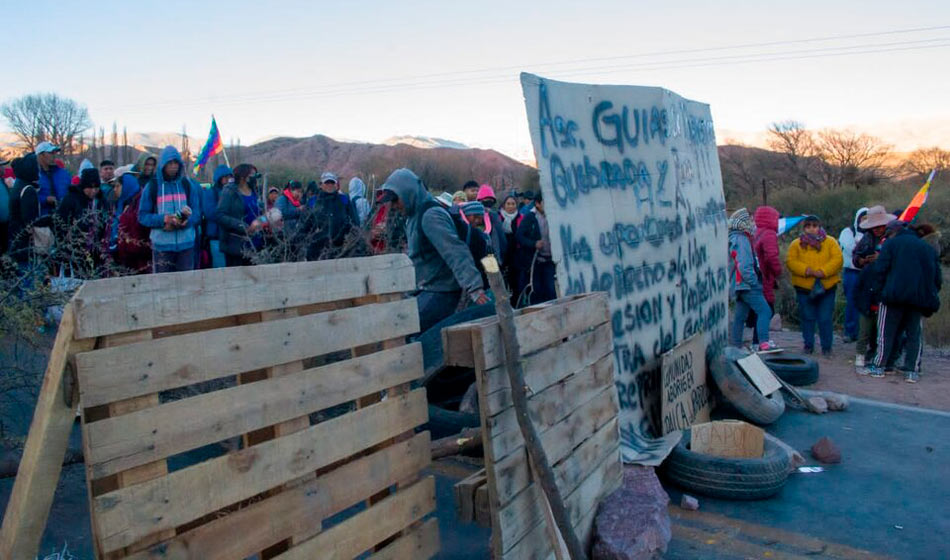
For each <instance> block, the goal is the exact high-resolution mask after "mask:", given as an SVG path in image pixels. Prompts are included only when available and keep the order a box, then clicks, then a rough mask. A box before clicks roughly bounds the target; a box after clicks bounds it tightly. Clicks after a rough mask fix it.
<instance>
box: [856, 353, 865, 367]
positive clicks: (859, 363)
mask: <svg viewBox="0 0 950 560" xmlns="http://www.w3.org/2000/svg"><path fill="white" fill-rule="evenodd" d="M854 367H856V368H863V367H864V354H858V355H856V356H855V357H854Z"/></svg>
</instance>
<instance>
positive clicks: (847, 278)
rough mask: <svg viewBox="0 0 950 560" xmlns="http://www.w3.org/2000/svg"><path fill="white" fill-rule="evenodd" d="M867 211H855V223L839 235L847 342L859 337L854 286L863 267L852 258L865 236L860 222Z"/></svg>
mask: <svg viewBox="0 0 950 560" xmlns="http://www.w3.org/2000/svg"><path fill="white" fill-rule="evenodd" d="M867 213H868V209H867V208H861V209H859V210H858V211H857V212H855V213H854V223H853V224H852V225H851V226H849V227H846V228H844V229H843V230H841V234H840V235H838V245H839V246H840V247H841V254H842V256H843V257H844V279H843V281H842V283H843V285H844V297H845V301H846V304H845V308H844V338H845V342H850V341H852V340H857V339H858V308H857V307H856V306H855V304H854V288H855V286H857V285H858V276H860V273H861V269H859V268H858V267H856V266H854V262H852V259H853V257H854V249H855V247H856V246H857V244H858V242H860V241H861V238H862V237H864V232H863V231H862V230H861V226H860V223H861V219H862V218H864V216H865V215H866V214H867Z"/></svg>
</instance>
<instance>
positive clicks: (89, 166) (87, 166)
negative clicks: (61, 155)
mask: <svg viewBox="0 0 950 560" xmlns="http://www.w3.org/2000/svg"><path fill="white" fill-rule="evenodd" d="M95 168H96V166H95V165H93V164H92V162H91V161H89V159H88V158H86V159H83V160H82V163H80V164H79V170H78V171H77V172H76V175H77V176H82V172H83V171H85V170H87V169H95Z"/></svg>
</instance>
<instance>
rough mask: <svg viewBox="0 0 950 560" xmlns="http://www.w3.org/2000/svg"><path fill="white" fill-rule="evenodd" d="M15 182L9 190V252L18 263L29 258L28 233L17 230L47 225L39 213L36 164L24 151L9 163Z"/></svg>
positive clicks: (30, 155)
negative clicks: (22, 154)
mask: <svg viewBox="0 0 950 560" xmlns="http://www.w3.org/2000/svg"><path fill="white" fill-rule="evenodd" d="M10 166H11V167H12V168H13V171H14V173H15V174H16V181H15V182H14V183H13V188H12V189H11V190H10V226H9V227H10V234H9V235H10V251H11V253H13V256H14V258H15V259H16V260H17V261H18V262H25V261H26V260H27V258H28V257H29V247H30V236H29V235H25V234H23V235H21V234H20V232H21V231H23V229H24V228H26V227H27V226H30V225H35V226H38V227H49V226H50V225H51V223H52V222H51V220H50V218H49V216H48V215H47V216H46V217H42V216H41V207H42V206H43V203H42V202H41V201H40V199H39V197H38V194H37V193H38V190H39V189H38V187H37V182H38V181H39V163H38V162H37V161H36V154H27V155H25V156H23V157H22V158H17V159H15V160H13V162H12V163H11V165H10Z"/></svg>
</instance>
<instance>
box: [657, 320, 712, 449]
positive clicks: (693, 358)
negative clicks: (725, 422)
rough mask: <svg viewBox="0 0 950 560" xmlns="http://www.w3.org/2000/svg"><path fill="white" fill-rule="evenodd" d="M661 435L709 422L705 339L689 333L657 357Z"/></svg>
mask: <svg viewBox="0 0 950 560" xmlns="http://www.w3.org/2000/svg"><path fill="white" fill-rule="evenodd" d="M660 383H661V384H662V390H663V393H662V397H661V400H660V403H661V409H662V411H663V435H666V434H668V433H670V432H674V431H677V430H685V429H686V428H688V427H690V426H692V425H693V424H694V423H701V422H709V411H710V409H711V408H712V407H711V406H710V403H709V387H708V386H707V385H706V343H705V341H703V337H702V336H699V335H693V336H691V337H689V340H687V341H686V342H684V343H682V344H680V345H679V346H677V347H676V348H674V349H673V350H672V351H670V352H667V353H666V354H663V358H662V360H661V361H660Z"/></svg>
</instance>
